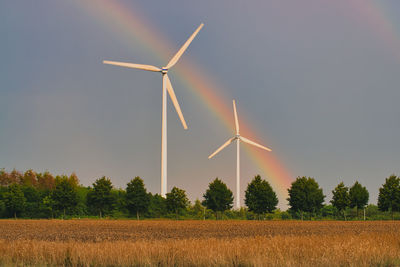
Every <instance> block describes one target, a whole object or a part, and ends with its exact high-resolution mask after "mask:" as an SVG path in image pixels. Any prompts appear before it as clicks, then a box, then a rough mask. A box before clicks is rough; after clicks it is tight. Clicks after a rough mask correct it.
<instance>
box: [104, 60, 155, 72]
mask: <svg viewBox="0 0 400 267" xmlns="http://www.w3.org/2000/svg"><path fill="white" fill-rule="evenodd" d="M103 64H109V65H115V66H120V67H126V68H132V69H141V70H148V71H155V72H159V71H161V69H160V68H157V67H155V66H151V65H143V64H134V63H126V62H118V61H109V60H104V61H103Z"/></svg>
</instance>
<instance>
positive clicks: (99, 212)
mask: <svg viewBox="0 0 400 267" xmlns="http://www.w3.org/2000/svg"><path fill="white" fill-rule="evenodd" d="M99 213H100V219H101V210H100V211H99Z"/></svg>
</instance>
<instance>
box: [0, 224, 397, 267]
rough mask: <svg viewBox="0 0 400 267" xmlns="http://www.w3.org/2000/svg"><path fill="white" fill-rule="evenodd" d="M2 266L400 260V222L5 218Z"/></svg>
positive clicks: (378, 262) (321, 263)
mask: <svg viewBox="0 0 400 267" xmlns="http://www.w3.org/2000/svg"><path fill="white" fill-rule="evenodd" d="M0 265H1V266H400V222H388V221H385V222H382V221H374V222H337V221H332V222H327V221H320V222H310V221H309V222H299V221H133V220H65V221H63V220H2V221H0Z"/></svg>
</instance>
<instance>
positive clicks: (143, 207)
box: [126, 177, 150, 220]
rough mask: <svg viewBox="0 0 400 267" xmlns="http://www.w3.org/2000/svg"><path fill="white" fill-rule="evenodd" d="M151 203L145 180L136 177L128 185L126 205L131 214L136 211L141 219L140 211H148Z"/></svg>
mask: <svg viewBox="0 0 400 267" xmlns="http://www.w3.org/2000/svg"><path fill="white" fill-rule="evenodd" d="M149 204H150V197H149V194H147V191H146V188H145V187H144V183H143V180H142V179H140V177H135V179H133V180H131V181H130V182H129V183H128V185H127V187H126V205H127V207H128V210H129V212H130V213H131V214H134V213H136V218H137V219H138V220H139V216H140V213H143V212H146V211H147V209H148V207H149Z"/></svg>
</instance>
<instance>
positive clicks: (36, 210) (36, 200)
mask: <svg viewBox="0 0 400 267" xmlns="http://www.w3.org/2000/svg"><path fill="white" fill-rule="evenodd" d="M21 190H22V192H23V193H24V197H25V199H26V203H25V209H24V217H30V218H38V217H40V205H41V202H42V197H41V195H40V192H39V191H38V190H37V189H36V188H35V187H33V186H31V185H24V186H21Z"/></svg>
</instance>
